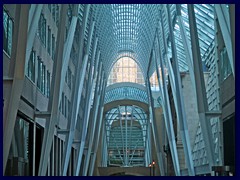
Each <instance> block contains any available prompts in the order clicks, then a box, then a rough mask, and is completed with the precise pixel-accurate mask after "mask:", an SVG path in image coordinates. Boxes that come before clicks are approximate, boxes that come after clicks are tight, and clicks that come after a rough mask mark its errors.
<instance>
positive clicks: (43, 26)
mask: <svg viewBox="0 0 240 180" xmlns="http://www.w3.org/2000/svg"><path fill="white" fill-rule="evenodd" d="M46 26H47V21H46V19H45V18H44V16H43V14H41V16H40V19H39V22H38V31H39V37H40V40H41V41H42V43H43V45H44V46H45V47H46Z"/></svg>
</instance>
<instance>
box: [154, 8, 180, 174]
mask: <svg viewBox="0 0 240 180" xmlns="http://www.w3.org/2000/svg"><path fill="white" fill-rule="evenodd" d="M161 24H162V33H160V34H162V39H163V41H164V42H163V45H164V54H163V55H162V53H161V44H160V41H159V38H158V45H159V51H160V53H159V54H160V55H159V61H160V67H161V74H162V82H163V87H162V95H163V97H162V100H163V104H164V105H163V106H165V108H163V110H164V111H165V113H164V121H165V127H166V131H167V136H168V141H169V145H170V150H171V156H172V160H173V166H174V171H175V174H176V176H180V167H179V160H178V153H177V147H176V140H175V133H174V129H173V123H172V114H171V108H170V102H169V96H168V90H167V83H166V77H165V72H164V69H165V67H164V66H163V57H162V56H164V58H165V59H166V61H168V60H167V48H166V38H165V32H164V26H163V15H162V12H161ZM159 85H160V84H159ZM159 88H160V89H161V86H159Z"/></svg>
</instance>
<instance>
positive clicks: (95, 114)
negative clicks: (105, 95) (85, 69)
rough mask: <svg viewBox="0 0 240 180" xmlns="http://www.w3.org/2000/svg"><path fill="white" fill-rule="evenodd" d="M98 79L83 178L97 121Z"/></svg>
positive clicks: (99, 85) (86, 169) (98, 79)
mask: <svg viewBox="0 0 240 180" xmlns="http://www.w3.org/2000/svg"><path fill="white" fill-rule="evenodd" d="M99 54H100V53H99ZM98 57H99V56H98ZM99 68H100V69H98V72H101V70H102V66H100V64H99ZM100 77H101V76H98V78H97V83H96V87H95V95H94V103H93V109H92V114H93V116H92V117H93V118H92V127H91V129H90V132H89V133H90V138H89V143H88V152H87V156H86V159H85V161H84V167H83V176H86V175H87V171H88V166H89V161H90V156H91V152H92V145H93V138H94V133H95V128H96V120H97V107H98V106H99V101H100V96H99V95H98V93H99V92H100V87H102V84H100Z"/></svg>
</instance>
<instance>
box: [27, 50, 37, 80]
mask: <svg viewBox="0 0 240 180" xmlns="http://www.w3.org/2000/svg"><path fill="white" fill-rule="evenodd" d="M35 60H36V52H35V51H33V50H32V52H31V55H30V59H29V61H28V71H27V76H28V77H29V78H30V79H31V80H32V81H33V82H35Z"/></svg>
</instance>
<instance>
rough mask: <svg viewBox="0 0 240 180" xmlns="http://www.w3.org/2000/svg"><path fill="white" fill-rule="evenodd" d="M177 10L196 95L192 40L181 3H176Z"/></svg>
mask: <svg viewBox="0 0 240 180" xmlns="http://www.w3.org/2000/svg"><path fill="white" fill-rule="evenodd" d="M176 11H177V19H178V25H179V29H180V33H181V37H182V43H183V47H184V51H185V55H186V61H187V64H188V69H189V74H190V78H191V82H192V86H193V92H194V94H195V96H196V86H195V83H194V72H193V58H192V53H191V47H190V40H189V39H188V37H187V33H186V28H185V25H184V24H183V19H182V16H181V5H180V4H176Z"/></svg>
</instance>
